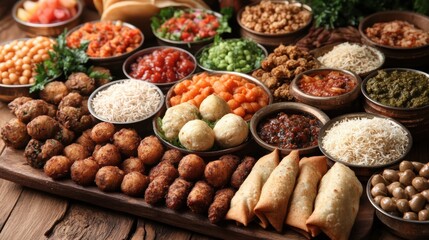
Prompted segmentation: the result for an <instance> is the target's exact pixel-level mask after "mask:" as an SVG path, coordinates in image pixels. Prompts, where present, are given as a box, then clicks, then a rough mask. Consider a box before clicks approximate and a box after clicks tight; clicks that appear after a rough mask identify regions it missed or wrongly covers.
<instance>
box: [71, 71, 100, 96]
mask: <svg viewBox="0 0 429 240" xmlns="http://www.w3.org/2000/svg"><path fill="white" fill-rule="evenodd" d="M65 85H66V86H67V88H68V90H69V91H75V92H78V93H80V94H82V95H89V94H91V93H92V92H93V91H94V90H95V80H94V79H93V78H91V77H89V76H88V75H86V74H85V73H83V72H74V73H72V74H70V76H69V77H68V79H67V81H66V82H65Z"/></svg>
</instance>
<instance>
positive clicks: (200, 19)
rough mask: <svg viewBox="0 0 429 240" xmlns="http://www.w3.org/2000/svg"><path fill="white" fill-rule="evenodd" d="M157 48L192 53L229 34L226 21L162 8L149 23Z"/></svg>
mask: <svg viewBox="0 0 429 240" xmlns="http://www.w3.org/2000/svg"><path fill="white" fill-rule="evenodd" d="M151 28H152V32H153V34H154V35H155V36H156V37H157V39H158V44H159V45H168V46H176V47H180V48H184V49H188V50H190V51H192V52H194V51H197V50H198V49H199V48H201V47H203V46H204V45H205V44H206V43H207V42H210V41H213V39H214V36H215V35H217V34H222V33H224V32H230V31H231V28H230V27H229V26H228V17H227V16H223V15H221V14H220V13H217V12H214V11H211V10H205V9H195V8H172V7H168V8H164V9H161V11H160V13H159V14H157V15H156V16H154V17H153V18H152V19H151Z"/></svg>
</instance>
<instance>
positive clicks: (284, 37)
mask: <svg viewBox="0 0 429 240" xmlns="http://www.w3.org/2000/svg"><path fill="white" fill-rule="evenodd" d="M271 2H274V3H284V4H292V5H296V6H299V7H301V8H303V9H305V10H307V11H309V12H310V13H311V14H312V9H311V7H310V6H308V5H306V4H302V3H299V2H289V1H281V0H273V1H271ZM257 4H259V3H254V4H251V5H249V6H254V5H257ZM245 8H246V7H243V8H241V9H240V10H239V11H238V13H237V22H238V24H239V25H240V34H241V37H243V38H250V39H252V40H253V41H255V42H257V43H259V44H262V45H264V46H266V47H268V48H275V47H277V46H279V45H280V44H286V45H287V44H292V43H294V42H296V41H298V40H299V39H300V38H302V37H304V36H305V34H306V33H307V32H308V29H309V28H310V26H311V23H312V21H313V16H311V18H310V21H308V23H307V24H306V25H305V26H303V27H302V28H300V29H298V30H296V31H293V32H288V33H276V34H269V33H262V32H257V31H255V30H252V29H250V28H248V27H246V26H244V25H243V24H242V22H241V16H242V14H243V11H244V9H245Z"/></svg>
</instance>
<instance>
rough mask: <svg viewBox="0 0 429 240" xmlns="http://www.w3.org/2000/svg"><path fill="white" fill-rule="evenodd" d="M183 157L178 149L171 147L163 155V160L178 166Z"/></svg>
mask: <svg viewBox="0 0 429 240" xmlns="http://www.w3.org/2000/svg"><path fill="white" fill-rule="evenodd" d="M182 158H183V154H182V153H181V152H180V151H179V150H177V149H169V150H167V151H165V152H164V155H162V158H161V162H169V163H171V164H173V165H174V166H176V167H177V165H179V162H180V160H181V159H182Z"/></svg>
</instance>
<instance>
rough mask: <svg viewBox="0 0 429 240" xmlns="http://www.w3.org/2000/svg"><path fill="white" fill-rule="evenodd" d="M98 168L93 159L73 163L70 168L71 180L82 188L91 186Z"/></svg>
mask: <svg viewBox="0 0 429 240" xmlns="http://www.w3.org/2000/svg"><path fill="white" fill-rule="evenodd" d="M99 168H100V167H99V166H98V164H97V162H96V161H95V160H94V158H93V157H89V158H85V159H82V160H78V161H75V162H74V163H73V165H72V166H71V168H70V172H71V179H72V180H73V182H75V183H77V184H79V185H82V186H88V185H91V184H93V183H94V180H95V175H96V174H97V172H98V169H99Z"/></svg>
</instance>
